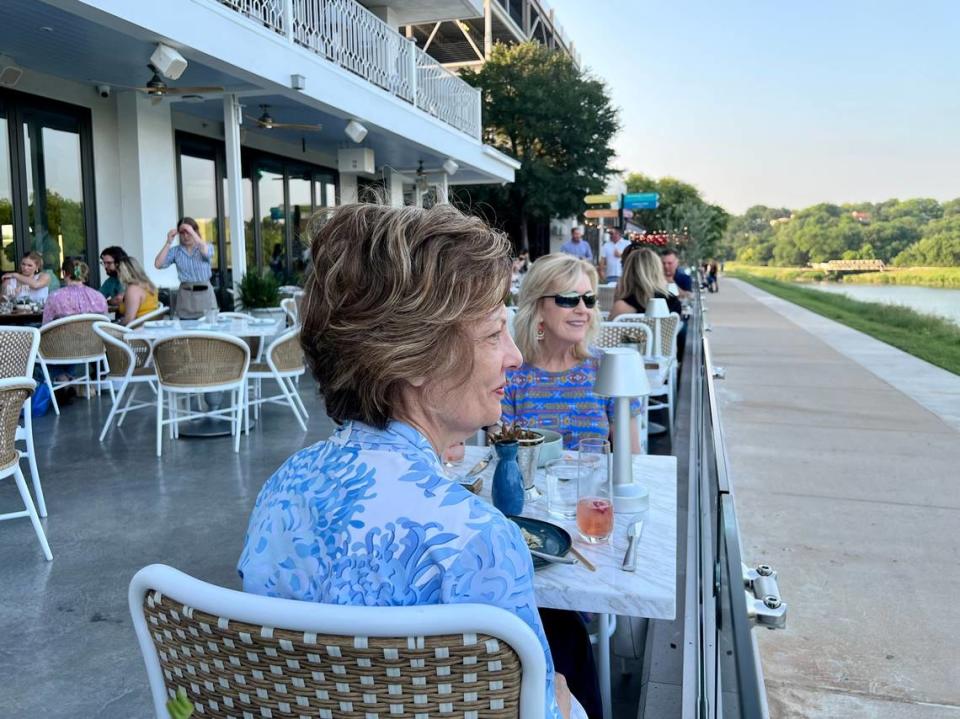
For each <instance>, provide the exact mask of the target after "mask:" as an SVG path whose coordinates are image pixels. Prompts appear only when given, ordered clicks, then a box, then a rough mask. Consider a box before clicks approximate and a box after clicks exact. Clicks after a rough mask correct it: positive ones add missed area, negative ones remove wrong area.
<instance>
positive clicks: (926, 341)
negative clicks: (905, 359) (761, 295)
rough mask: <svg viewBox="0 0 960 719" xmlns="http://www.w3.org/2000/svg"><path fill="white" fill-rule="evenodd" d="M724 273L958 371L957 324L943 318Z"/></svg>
mask: <svg viewBox="0 0 960 719" xmlns="http://www.w3.org/2000/svg"><path fill="white" fill-rule="evenodd" d="M726 275H727V276H728V277H736V278H738V279H741V280H744V281H746V282H749V283H750V284H752V285H754V286H755V287H759V288H760V289H761V290H765V291H767V292H769V293H770V294H772V295H776V296H777V297H781V298H783V299H785V300H787V301H789V302H793V303H794V304H796V305H800V306H801V307H805V308H806V309H808V310H811V311H812V312H816V313H817V314H820V315H823V316H824V317H828V318H830V319H832V320H835V321H837V322H840V323H841V324H844V325H847V326H848V327H852V328H853V329H855V330H859V331H860V332H863V333H864V334H868V335H870V336H871V337H875V338H876V339H878V340H880V341H881V342H886V343H887V344H890V345H893V346H894V347H897V348H899V349H902V350H903V351H904V352H908V353H909V354H912V355H914V356H915V357H919V358H920V359H923V360H926V361H927V362H929V363H930V364H934V365H937V366H938V367H943V368H944V369H945V370H949V371H950V372H953V373H954V374H958V375H960V327H958V326H957V325H955V324H953V323H952V322H948V321H947V320H944V319H940V318H939V317H933V316H931V315H925V314H922V313H920V312H916V311H914V310H911V309H909V308H906V307H900V306H898V305H887V304H879V303H876V302H861V301H859V300H853V299H850V298H849V297H846V296H845V295H840V294H829V293H827V292H818V291H817V290H811V289H807V288H805V287H798V286H796V285H795V284H792V283H791V282H781V281H779V280H775V279H769V278H766V277H758V276H756V275H753V274H748V273H746V272H741V271H737V270H734V269H729V265H728V270H727V272H726Z"/></svg>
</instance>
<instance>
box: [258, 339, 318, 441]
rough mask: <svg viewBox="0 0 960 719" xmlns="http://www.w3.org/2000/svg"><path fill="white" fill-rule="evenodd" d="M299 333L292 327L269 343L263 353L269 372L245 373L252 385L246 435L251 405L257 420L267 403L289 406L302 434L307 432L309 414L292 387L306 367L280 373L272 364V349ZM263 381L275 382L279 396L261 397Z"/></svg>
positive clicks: (295, 389) (298, 394) (294, 387)
mask: <svg viewBox="0 0 960 719" xmlns="http://www.w3.org/2000/svg"><path fill="white" fill-rule="evenodd" d="M299 333H300V326H299V325H294V326H293V327H291V328H290V329H288V330H287V331H286V332H284V333H283V334H281V335H279V336H277V338H276V339H275V340H273V342H271V343H270V346H269V347H267V349H266V352H265V354H266V361H267V366H268V367H269V368H270V371H269V372H257V371H253V370H250V371H248V372H247V379H248V380H252V381H253V383H254V390H253V399H252V400H251V399H249V395H250V392H249V390H247V396H248V399H247V406H246V407H245V408H244V416H245V421H246V431H247V434H249V433H250V407H251V405H252V406H253V408H254V417H256V418H258V419H259V417H260V411H259V410H260V405H261V404H265V403H267V402H272V403H275V404H287V405H289V407H290V409H292V410H293V416H294V417H296V418H297V422H298V423H299V425H300V428H301V429H302V430H303V431H304V432H306V431H307V424H306V421H307V420H308V419H309V418H310V414H309V413H308V412H307V408H306V407H305V406H304V404H303V400H302V399H300V393H299V392H298V391H297V388H296V386H295V385H294V379H296V378H299V377H302V376H303V374H304V373H305V372H306V367H300V368H299V369H296V370H291V371H287V372H281V371H280V370H279V369H277V366H276V365H275V364H274V362H273V348H274V347H276V346H277V345H278V344H280V343H282V342H286V341H287V340H289V339H290V337H291V336H296V335H298V334H299ZM265 379H273V380H276V383H277V384H278V385H279V386H280V392H281V394H277V395H273V396H271V397H264V396H263V395H262V383H263V380H265Z"/></svg>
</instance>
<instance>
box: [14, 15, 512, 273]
mask: <svg viewBox="0 0 960 719" xmlns="http://www.w3.org/2000/svg"><path fill="white" fill-rule="evenodd" d="M368 4H370V5H376V7H374V8H373V11H371V10H368V9H366V8H365V7H363V6H362V5H361V4H359V3H357V2H355V0H165V2H163V3H148V2H129V1H128V0H42V1H41V0H5V2H4V3H3V16H4V21H3V23H0V229H2V252H0V262H2V269H3V271H8V270H10V269H13V268H14V267H15V266H16V264H17V262H18V260H19V257H20V256H22V255H23V254H25V253H26V252H28V251H31V250H37V251H39V252H41V253H42V254H43V256H44V260H45V264H46V265H47V267H49V268H51V269H53V270H54V271H57V269H58V268H59V264H60V263H61V262H62V261H63V259H64V258H66V257H68V256H82V257H85V258H86V259H87V261H88V263H89V264H90V266H91V269H92V270H94V277H92V282H97V281H99V280H102V279H103V278H102V277H99V276H98V274H97V269H96V268H97V264H98V263H97V261H96V260H97V257H98V255H99V253H100V251H102V250H103V249H104V248H106V247H108V246H112V245H118V246H121V247H123V248H124V249H125V250H126V251H127V252H128V253H129V254H130V255H132V256H134V257H136V258H137V259H139V260H141V261H142V262H143V264H144V266H145V267H146V268H147V270H148V272H149V273H150V274H151V276H152V278H153V279H154V280H155V281H156V282H157V283H158V284H160V285H162V286H167V287H172V286H175V285H176V284H177V281H176V275H175V272H174V270H173V269H168V270H163V271H158V270H155V269H153V258H154V256H155V255H156V254H157V252H158V251H159V250H160V248H161V247H162V245H163V242H164V240H165V237H166V233H167V231H168V230H169V229H172V228H173V227H174V226H175V224H176V222H177V219H178V218H179V217H182V216H184V215H186V216H192V217H194V218H195V219H197V220H198V222H199V223H200V226H201V234H203V236H204V238H205V239H206V240H207V241H209V242H211V243H213V244H214V247H215V250H216V255H215V259H214V268H215V269H214V284H215V286H216V287H218V288H221V289H222V288H229V287H232V286H233V284H234V283H236V282H237V281H239V279H240V277H241V276H242V275H243V274H244V273H245V272H246V271H248V270H250V269H254V268H256V269H260V270H264V269H266V268H269V269H271V270H272V271H274V272H275V273H276V274H277V275H278V276H282V277H283V278H286V279H291V280H295V279H296V278H297V276H298V275H299V274H300V273H302V271H303V269H304V266H303V261H304V256H305V255H304V251H305V248H306V235H305V231H306V223H307V220H308V218H309V217H310V215H311V214H313V213H314V212H315V211H316V210H318V209H322V208H325V207H331V206H335V205H338V204H342V203H345V202H350V201H355V200H357V199H358V198H359V199H364V198H366V197H368V196H369V197H373V196H376V197H377V198H379V199H381V200H383V199H385V200H387V201H389V202H390V203H391V204H395V205H400V204H404V203H408V204H410V203H417V204H420V203H424V202H443V201H446V198H447V196H448V192H449V191H450V187H451V186H453V185H462V184H477V183H490V182H509V181H511V180H512V179H513V173H514V170H515V169H516V168H517V167H518V164H517V163H516V162H515V161H513V160H512V159H511V158H508V157H506V156H505V155H503V154H501V153H499V152H497V151H496V150H494V149H492V148H490V147H488V146H485V145H483V143H482V142H481V141H480V130H481V117H480V98H479V93H478V91H476V90H474V89H473V88H471V87H470V86H468V85H466V83H464V82H463V81H462V80H460V79H459V78H458V77H456V76H455V75H454V74H452V73H451V72H449V71H448V70H446V69H445V68H443V67H441V66H440V65H439V64H438V63H437V62H436V61H435V60H434V59H433V58H431V57H430V56H429V55H427V54H426V53H424V52H423V51H422V50H419V49H418V48H417V47H416V46H415V44H414V43H412V42H410V41H409V40H408V39H406V38H405V37H404V36H403V35H402V34H401V33H399V32H398V31H397V28H396V27H394V26H392V25H389V24H387V23H386V22H384V21H383V20H381V19H380V17H378V15H380V16H384V17H387V18H388V19H389V12H388V11H389V8H387V7H386V6H388V5H389V3H384V2H381V3H379V4H375V3H372V2H371V3H368ZM401 5H404V6H405V7H406V10H407V14H406V15H405V16H404V19H405V21H409V22H422V21H429V20H439V19H443V18H449V17H456V16H458V15H460V14H462V13H464V12H472V11H473V10H477V11H479V10H481V9H482V0H421V1H419V2H416V3H401ZM474 5H475V6H476V7H474ZM471 8H472V9H471ZM411 9H415V10H416V12H415V13H412V14H411V12H410V11H411ZM161 44H162V45H163V46H166V47H167V48H170V49H172V50H174V51H175V53H174V57H175V56H176V55H179V56H180V57H182V58H183V59H184V60H186V63H187V64H186V69H185V70H183V72H182V74H178V73H177V68H176V67H175V65H176V63H173V65H172V66H170V67H166V66H164V67H159V68H158V67H156V66H154V67H148V64H149V63H150V62H151V59H150V58H151V56H152V55H153V54H154V53H155V51H156V50H157V47H158V45H161ZM155 57H156V56H155ZM161 64H164V63H163V62H161ZM157 69H159V70H160V72H159V73H157V74H156V76H155V70H157ZM165 72H168V73H169V74H164V73H165ZM157 81H159V83H160V84H159V85H158V84H157ZM348 130H349V131H348Z"/></svg>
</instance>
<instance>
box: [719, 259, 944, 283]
mask: <svg viewBox="0 0 960 719" xmlns="http://www.w3.org/2000/svg"><path fill="white" fill-rule="evenodd" d="M725 268H726V271H727V273H733V272H738V273H741V274H748V275H752V276H754V277H761V278H763V279H768V280H779V281H780V282H822V281H824V280H829V279H832V278H831V277H830V273H828V272H824V271H823V270H814V269H811V268H809V267H768V266H763V265H743V264H740V263H739V262H727V263H726V264H725ZM842 282H843V283H844V284H855V285H913V286H919V287H942V288H948V289H960V267H905V268H902V269H890V270H886V271H884V272H863V273H861V274H855V275H854V274H851V275H844V276H843V279H842Z"/></svg>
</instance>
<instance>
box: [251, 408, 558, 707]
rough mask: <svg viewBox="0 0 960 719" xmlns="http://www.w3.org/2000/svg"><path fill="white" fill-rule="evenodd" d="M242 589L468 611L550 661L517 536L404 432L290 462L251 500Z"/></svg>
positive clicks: (348, 442) (349, 430) (359, 430)
mask: <svg viewBox="0 0 960 719" xmlns="http://www.w3.org/2000/svg"><path fill="white" fill-rule="evenodd" d="M237 569H238V570H239V572H240V576H241V577H242V579H243V590H244V591H245V592H251V593H253V594H262V595H266V596H270V597H283V598H287V599H300V600H302V601H307V602H322V603H329V604H349V605H365V606H408V605H419V604H455V603H464V602H477V603H483V604H493V605H495V606H498V607H502V608H504V609H506V610H508V611H511V612H513V613H514V614H516V615H517V616H518V617H520V618H521V619H522V620H523V621H525V622H526V623H527V624H528V625H529V626H530V627H531V628H532V629H533V631H534V632H535V633H536V635H537V637H538V638H539V639H540V644H541V645H542V646H543V651H544V654H545V655H546V660H547V686H546V695H545V701H546V705H547V716H548V717H559V716H560V713H559V710H558V708H557V704H556V700H555V698H554V688H553V684H554V680H553V659H552V657H551V656H550V647H549V646H548V645H547V639H546V636H545V635H544V632H543V627H542V625H541V624H540V616H539V614H538V613H537V607H536V601H535V598H534V592H533V564H532V561H531V559H530V552H529V551H527V545H526V543H525V542H524V540H523V537H522V536H521V534H520V530H519V529H518V528H517V526H516V525H515V524H514V523H513V522H511V521H510V520H508V519H506V518H505V517H504V516H503V515H502V514H501V513H500V512H499V511H497V510H496V509H494V507H493V506H492V505H490V504H488V503H487V502H485V501H484V500H482V499H480V498H479V497H477V496H475V495H473V494H471V493H470V492H468V491H467V490H465V489H463V488H462V487H461V486H460V485H459V484H458V483H456V482H452V481H450V480H449V479H447V478H446V476H445V475H444V473H443V469H442V467H441V465H440V462H439V460H438V458H437V455H436V452H434V450H433V448H432V447H431V446H430V443H429V442H428V441H427V440H426V438H425V437H424V436H423V435H422V434H420V433H419V432H417V431H416V430H415V429H413V428H411V427H410V426H408V425H406V424H403V423H402V422H390V424H389V426H388V427H387V428H386V429H385V430H378V429H375V428H373V427H370V426H368V425H365V424H362V423H359V422H351V423H347V424H345V425H344V426H343V427H341V428H340V429H339V430H337V432H335V433H334V435H333V436H332V437H331V438H330V439H329V440H327V441H325V442H319V443H317V444H315V445H313V446H312V447H307V448H306V449H303V450H301V451H299V452H297V453H296V454H294V455H293V456H292V457H290V458H289V459H288V460H287V461H286V462H284V464H283V465H282V466H281V467H280V469H278V470H277V471H276V472H275V473H274V475H273V476H272V477H271V478H270V479H269V480H268V481H267V482H266V484H265V485H264V486H263V489H262V490H260V496H259V497H257V502H256V505H255V506H254V509H253V514H252V515H251V517H250V525H249V526H248V528H247V536H246V540H245V542H244V548H243V553H242V554H241V556H240V562H239V564H238V566H237Z"/></svg>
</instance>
